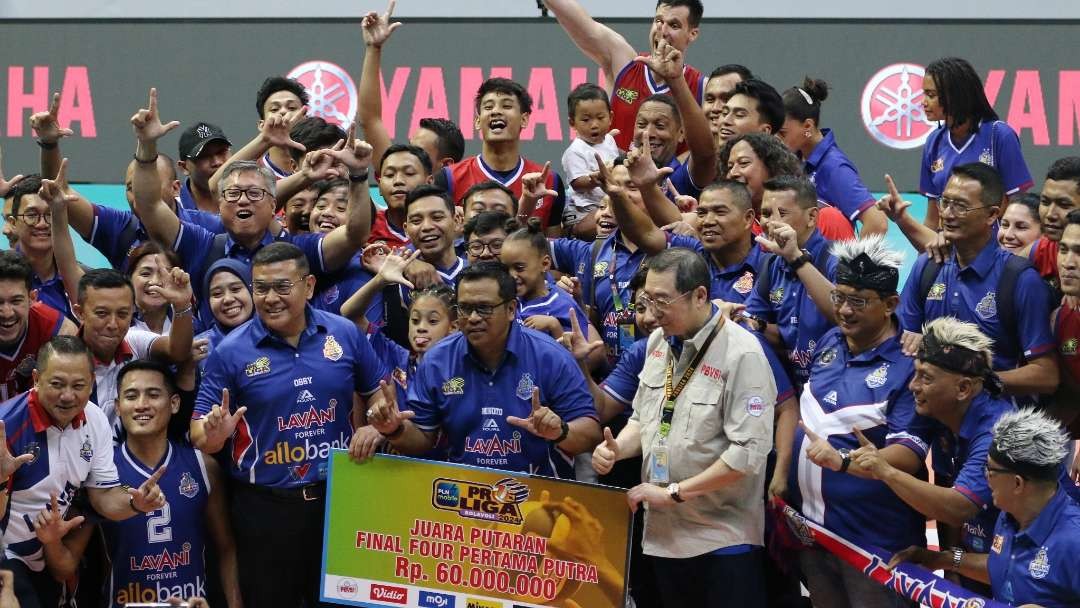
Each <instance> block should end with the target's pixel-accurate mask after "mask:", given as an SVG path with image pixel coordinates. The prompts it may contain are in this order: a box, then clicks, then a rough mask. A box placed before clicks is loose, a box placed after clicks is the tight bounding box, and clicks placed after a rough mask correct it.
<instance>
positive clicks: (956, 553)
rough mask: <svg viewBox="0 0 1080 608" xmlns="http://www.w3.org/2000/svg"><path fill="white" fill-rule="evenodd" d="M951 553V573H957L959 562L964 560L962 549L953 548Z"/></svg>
mask: <svg viewBox="0 0 1080 608" xmlns="http://www.w3.org/2000/svg"><path fill="white" fill-rule="evenodd" d="M950 551H952V571H953V572H958V571H959V570H960V560H962V559H964V548H963V547H953V548H952V549H950Z"/></svg>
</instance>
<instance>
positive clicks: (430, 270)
mask: <svg viewBox="0 0 1080 608" xmlns="http://www.w3.org/2000/svg"><path fill="white" fill-rule="evenodd" d="M404 275H405V278H406V279H408V280H409V282H410V283H412V284H413V285H415V286H416V289H424V288H425V287H431V286H432V285H438V284H440V283H442V277H441V276H439V271H438V270H436V269H435V267H434V266H432V265H431V264H428V263H427V262H425V261H424V260H421V259H420V258H414V259H413V261H411V262H409V265H408V267H406V268H405V272H404Z"/></svg>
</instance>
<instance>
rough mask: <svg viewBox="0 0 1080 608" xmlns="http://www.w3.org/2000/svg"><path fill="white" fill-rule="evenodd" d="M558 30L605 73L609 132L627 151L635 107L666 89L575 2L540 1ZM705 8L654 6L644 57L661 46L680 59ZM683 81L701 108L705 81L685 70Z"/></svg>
mask: <svg viewBox="0 0 1080 608" xmlns="http://www.w3.org/2000/svg"><path fill="white" fill-rule="evenodd" d="M544 3H545V4H546V5H547V7H548V8H549V9H551V12H553V13H555V18H556V19H558V20H559V25H561V26H562V27H563V29H564V30H566V33H567V34H568V35H569V36H570V39H571V40H573V41H574V44H576V45H577V47H578V48H579V49H581V51H582V52H583V53H585V55H587V56H588V57H589V58H590V59H592V60H593V61H595V62H596V64H597V65H599V66H600V68H601V69H602V70H603V71H604V81H605V82H606V83H607V86H608V90H609V91H610V92H611V112H612V114H613V117H612V122H611V127H612V128H613V129H618V130H619V134H618V135H617V136H616V137H615V143H616V144H618V146H619V149H621V150H628V149H629V148H630V143H631V141H632V138H633V133H634V120H635V118H636V117H637V114H638V107H639V106H640V105H641V103H642V102H644V101H645V99H646V98H648V97H649V96H650V95H654V94H656V93H668V84H667V83H666V82H665V81H664V79H663V78H661V77H659V76H658V75H656V74H655V73H654V72H653V71H652V70H650V69H649V68H648V67H647V66H646V65H645V64H642V63H638V62H635V61H634V56H635V55H638V52H637V51H635V50H634V47H632V46H630V43H629V42H627V41H626V39H625V38H623V37H622V35H621V34H619V33H618V32H616V31H615V30H613V29H611V28H609V27H608V26H606V25H604V24H602V23H600V22H598V21H596V20H594V19H593V18H592V17H590V16H589V14H588V13H587V12H585V9H584V7H582V6H581V4H580V3H579V2H578V1H577V0H544ZM702 13H704V7H703V6H702V4H701V0H658V1H657V3H656V16H655V17H654V18H653V22H652V27H651V28H650V29H649V51H650V52H655V51H656V49H657V46H658V45H659V44H660V41H661V40H666V41H667V43H668V44H670V45H671V46H673V47H675V48H676V49H678V51H679V52H680V53H682V54H683V55H684V56H685V54H686V49H687V47H689V46H690V43H692V42H693V41H694V40H696V39H697V37H698V26H699V25H700V24H701V16H702ZM683 78H685V79H686V84H687V85H689V86H690V90H691V91H692V92H693V94H694V98H695V99H697V102H698V104H699V105H700V104H701V101H702V93H703V91H704V90H705V77H704V76H703V75H702V74H701V72H699V71H697V70H695V69H694V68H692V67H690V66H689V65H687V66H685V68H684V69H683Z"/></svg>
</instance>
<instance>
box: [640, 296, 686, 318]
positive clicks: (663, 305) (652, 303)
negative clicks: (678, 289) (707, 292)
mask: <svg viewBox="0 0 1080 608" xmlns="http://www.w3.org/2000/svg"><path fill="white" fill-rule="evenodd" d="M692 293H694V292H692V291H687V292H684V293H682V294H679V295H678V296H676V297H674V298H672V299H670V300H665V299H664V298H656V299H655V300H654V299H653V298H650V297H649V296H647V295H645V294H641V295H639V296H638V297H637V300H636V301H635V306H639V307H641V308H640V310H642V311H644V310H645V309H646V308H651V309H653V311H655V312H659V313H663V312H665V311H667V309H668V308H669V307H670V306H671V305H672V304H674V303H675V302H678V301H679V300H681V299H683V298H685V297H686V296H688V295H690V294H692Z"/></svg>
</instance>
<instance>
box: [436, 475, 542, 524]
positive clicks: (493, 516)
mask: <svg viewBox="0 0 1080 608" xmlns="http://www.w3.org/2000/svg"><path fill="white" fill-rule="evenodd" d="M528 498H529V486H527V485H525V484H523V483H521V482H519V481H517V480H515V479H512V478H506V479H500V480H499V481H497V482H495V484H493V485H488V484H484V483H479V482H475V481H462V480H459V479H447V478H444V477H440V478H438V479H436V480H435V481H434V482H433V483H432V493H431V504H432V505H433V506H434V507H435V508H436V509H441V510H443V511H453V512H455V513H457V514H458V515H459V516H460V517H465V518H468V519H481V520H485V521H496V522H500V523H506V524H514V525H521V522H522V521H524V520H523V518H522V516H521V508H520V507H519V506H518V505H520V504H521V503H523V502H525V500H526V499H528Z"/></svg>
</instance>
